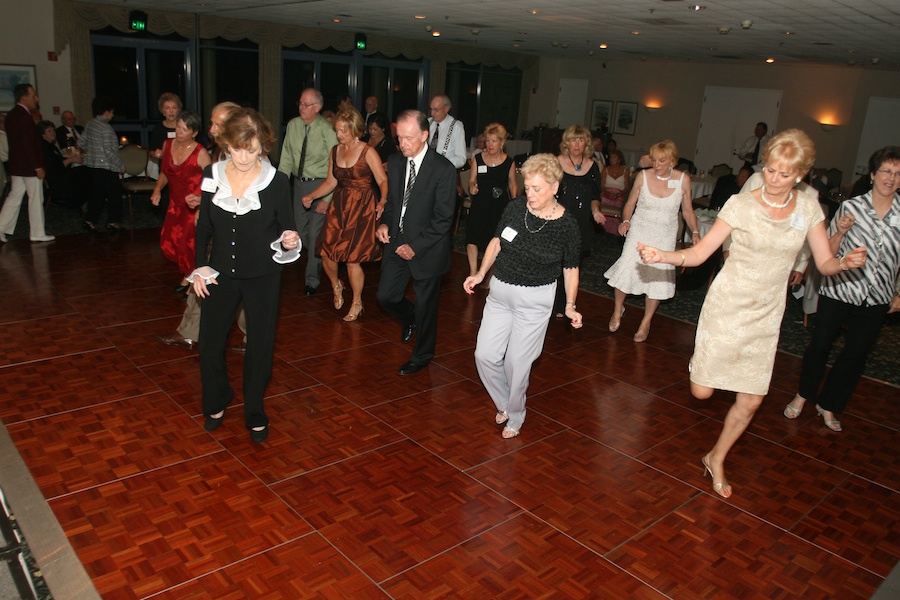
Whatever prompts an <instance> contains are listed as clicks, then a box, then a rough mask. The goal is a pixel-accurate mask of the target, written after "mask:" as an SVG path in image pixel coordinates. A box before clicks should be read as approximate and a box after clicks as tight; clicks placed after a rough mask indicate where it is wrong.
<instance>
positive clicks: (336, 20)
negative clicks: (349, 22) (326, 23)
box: [331, 19, 341, 23]
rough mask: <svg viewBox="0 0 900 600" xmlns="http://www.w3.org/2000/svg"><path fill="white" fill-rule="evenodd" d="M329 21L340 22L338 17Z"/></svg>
mask: <svg viewBox="0 0 900 600" xmlns="http://www.w3.org/2000/svg"><path fill="white" fill-rule="evenodd" d="M331 22H332V23H340V22H341V20H340V19H332V20H331Z"/></svg>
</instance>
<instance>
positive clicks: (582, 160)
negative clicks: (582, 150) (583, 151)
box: [569, 155, 584, 171]
mask: <svg viewBox="0 0 900 600" xmlns="http://www.w3.org/2000/svg"><path fill="white" fill-rule="evenodd" d="M569 162H570V163H572V166H573V167H575V170H576V171H580V170H581V165H583V164H584V155H582V156H581V162H580V163H578V164H577V165H576V164H575V161H574V160H572V157H571V156H570V157H569Z"/></svg>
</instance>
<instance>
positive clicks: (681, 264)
mask: <svg viewBox="0 0 900 600" xmlns="http://www.w3.org/2000/svg"><path fill="white" fill-rule="evenodd" d="M678 254H680V255H681V263H680V264H679V265H678V266H679V267H683V266H684V252H679V253H678Z"/></svg>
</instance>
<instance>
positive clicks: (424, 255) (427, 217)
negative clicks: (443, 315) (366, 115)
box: [381, 149, 456, 279]
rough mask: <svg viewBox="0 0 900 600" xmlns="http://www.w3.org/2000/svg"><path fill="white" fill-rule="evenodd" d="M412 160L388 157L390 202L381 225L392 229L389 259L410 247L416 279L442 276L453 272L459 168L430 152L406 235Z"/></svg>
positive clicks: (410, 208)
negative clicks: (406, 195)
mask: <svg viewBox="0 0 900 600" xmlns="http://www.w3.org/2000/svg"><path fill="white" fill-rule="evenodd" d="M408 163H409V159H408V158H406V157H405V156H403V154H400V153H397V154H392V155H391V156H390V158H388V170H387V176H388V199H387V204H386V205H385V207H384V213H382V215H381V223H382V224H384V225H387V226H388V233H389V235H390V236H391V241H390V243H388V245H387V247H386V248H385V249H384V252H385V258H386V259H390V258H391V257H396V254H395V250H396V249H397V247H398V246H401V245H403V244H409V246H410V248H412V249H413V252H415V253H416V255H415V256H414V257H413V259H412V260H411V261H409V270H410V272H411V273H412V276H413V277H414V278H415V279H427V278H430V277H438V276H440V275H443V274H444V273H446V272H448V271H449V270H450V227H451V225H452V224H453V214H454V212H455V210H456V169H455V168H454V167H453V164H452V163H451V162H450V161H449V160H447V159H446V158H444V157H443V156H440V155H439V154H437V153H436V152H434V151H433V150H431V149H429V150H428V151H427V152H426V153H425V157H424V158H423V159H422V166H421V167H420V168H419V172H418V173H416V182H415V185H413V189H412V192H411V195H410V199H409V203H408V204H407V206H406V216H405V217H404V219H403V233H402V234H401V233H400V213H401V211H402V209H403V193H404V191H405V189H406V185H405V183H406V169H407V165H408Z"/></svg>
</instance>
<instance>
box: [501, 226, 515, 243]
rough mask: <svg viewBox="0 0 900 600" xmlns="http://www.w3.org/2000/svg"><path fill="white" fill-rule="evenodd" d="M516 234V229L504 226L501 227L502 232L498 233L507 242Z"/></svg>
mask: <svg viewBox="0 0 900 600" xmlns="http://www.w3.org/2000/svg"><path fill="white" fill-rule="evenodd" d="M517 235H519V232H518V231H516V230H515V229H513V228H512V227H509V226H506V227H504V228H503V232H502V233H501V234H500V237H501V238H503V239H504V240H506V241H507V242H511V241H513V240H514V239H515V238H516V236H517Z"/></svg>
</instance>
